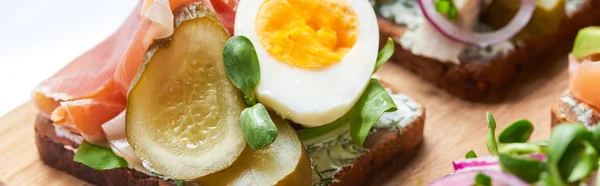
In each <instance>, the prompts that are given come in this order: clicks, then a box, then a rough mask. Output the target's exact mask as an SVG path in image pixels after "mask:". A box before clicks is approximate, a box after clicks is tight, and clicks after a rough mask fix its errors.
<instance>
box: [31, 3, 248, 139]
mask: <svg viewBox="0 0 600 186" xmlns="http://www.w3.org/2000/svg"><path fill="white" fill-rule="evenodd" d="M195 1H198V0H170V1H166V0H159V1H157V2H154V1H152V0H147V1H146V2H145V3H142V2H140V4H139V5H138V6H137V7H136V8H135V9H134V10H133V11H132V13H131V14H130V15H129V17H128V18H127V19H126V20H125V22H124V23H123V24H122V25H121V26H120V27H119V28H118V30H117V31H116V32H115V33H113V34H112V35H111V36H110V37H108V38H107V39H106V40H104V41H103V42H102V43H100V44H99V45H98V46H96V47H94V48H92V49H91V50H89V51H88V52H86V53H84V54H83V55H81V56H80V57H78V58H76V59H75V60H74V61H72V62H71V63H69V64H68V65H67V66H66V67H64V68H63V69H62V70H60V71H59V72H57V73H56V74H54V75H53V76H52V77H50V78H48V79H47V80H45V81H43V82H42V83H41V84H40V85H38V87H36V88H35V90H34V92H33V101H34V103H35V105H36V107H37V108H38V110H39V111H40V114H42V115H44V116H46V117H50V118H51V119H52V120H53V121H54V122H55V125H59V126H63V127H65V128H67V129H70V130H71V131H72V132H75V133H79V134H82V136H84V138H86V140H88V141H90V142H92V143H95V142H98V143H101V142H102V141H104V140H105V138H106V135H105V133H104V131H103V130H102V127H101V125H102V124H103V123H106V122H107V121H109V120H110V119H112V118H114V117H115V116H117V115H118V114H119V113H121V112H122V111H123V110H124V109H125V106H126V104H127V101H126V96H127V91H128V89H129V87H130V86H131V82H132V80H133V77H134V76H135V74H136V73H137V70H138V69H139V67H140V65H141V64H142V61H143V60H144V55H145V53H146V51H147V50H148V48H149V45H150V44H151V41H153V40H154V39H158V38H162V37H167V36H169V35H171V34H172V30H171V31H169V28H168V27H167V26H166V25H169V24H171V25H172V16H173V15H172V13H171V12H169V11H164V10H163V9H164V7H165V4H167V5H168V7H169V8H170V9H173V8H175V7H179V6H181V5H184V4H188V3H191V2H195ZM211 2H214V3H215V6H212V5H211ZM231 2H237V1H227V2H225V1H223V0H210V1H209V0H205V3H206V4H207V6H209V7H211V8H213V9H215V10H217V14H218V15H219V18H220V19H221V22H223V23H226V25H230V27H228V29H229V30H231V29H232V28H231V27H232V26H233V18H234V17H235V11H234V7H235V6H234V5H233V6H232V3H231ZM143 5H146V6H145V10H149V11H148V12H142V15H144V17H142V16H140V12H141V10H142V7H143ZM153 6H154V7H153ZM161 8H163V9H161ZM165 12H167V13H166V14H165ZM220 12H222V15H221V13H220ZM145 13H149V14H150V15H146V14H145ZM169 15H170V16H171V17H169V18H170V19H171V20H169V19H165V18H163V17H161V16H167V17H168V16H169ZM146 17H149V18H150V19H148V18H146ZM165 33H167V34H168V35H167V34H165Z"/></svg>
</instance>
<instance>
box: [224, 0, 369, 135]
mask: <svg viewBox="0 0 600 186" xmlns="http://www.w3.org/2000/svg"><path fill="white" fill-rule="evenodd" d="M347 1H348V3H349V4H350V6H351V7H352V8H353V9H354V12H355V13H356V17H357V19H358V20H357V21H358V26H357V33H358V34H357V40H356V42H355V44H354V46H353V47H352V49H350V50H349V51H348V53H347V54H346V55H345V56H344V57H343V58H342V60H341V61H340V62H339V63H337V64H334V65H331V66H328V67H325V68H323V69H317V70H315V69H303V68H299V67H295V66H291V65H288V64H287V63H284V62H280V61H278V60H277V59H275V58H274V57H273V56H272V55H271V54H269V53H268V52H267V51H266V50H265V48H264V47H263V45H262V44H261V43H260V40H259V37H258V35H257V33H256V24H255V20H256V17H257V14H258V11H259V9H260V6H261V5H262V3H263V2H264V0H242V1H240V3H239V5H238V9H237V15H236V19H235V26H234V33H235V35H243V36H246V37H248V39H250V41H251V42H252V43H253V45H254V47H255V49H256V53H257V55H258V59H259V61H260V73H261V78H260V83H259V85H258V87H257V89H256V96H257V99H258V101H259V102H260V103H262V104H264V105H265V106H267V107H268V108H270V109H272V110H274V111H275V112H277V114H279V115H281V116H282V117H284V118H286V119H289V120H291V121H293V122H295V123H298V124H302V125H304V126H308V127H314V126H320V125H324V124H328V123H331V122H333V121H335V120H337V119H338V118H340V117H342V116H343V115H345V114H346V113H347V112H348V111H349V110H350V109H351V108H352V107H353V106H354V104H355V103H356V101H357V100H358V98H359V97H360V96H361V95H362V93H363V91H364V89H365V87H366V86H367V84H368V82H369V79H370V78H371V75H372V72H373V70H374V66H375V62H376V59H377V50H378V47H379V29H378V25H377V17H376V16H375V12H374V11H373V8H371V4H370V3H369V1H366V0H347Z"/></svg>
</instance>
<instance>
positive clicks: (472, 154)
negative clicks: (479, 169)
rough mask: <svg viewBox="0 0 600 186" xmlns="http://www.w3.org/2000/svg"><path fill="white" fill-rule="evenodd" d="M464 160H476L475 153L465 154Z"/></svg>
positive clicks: (471, 151)
mask: <svg viewBox="0 0 600 186" xmlns="http://www.w3.org/2000/svg"><path fill="white" fill-rule="evenodd" d="M465 158H467V159H470V158H477V154H475V151H473V150H470V151H469V152H467V154H465Z"/></svg>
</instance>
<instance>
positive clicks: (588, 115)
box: [560, 92, 596, 130]
mask: <svg viewBox="0 0 600 186" xmlns="http://www.w3.org/2000/svg"><path fill="white" fill-rule="evenodd" d="M560 101H561V102H563V103H565V104H567V105H569V110H570V111H571V112H574V113H576V114H577V121H579V122H581V123H583V125H584V126H585V127H586V128H588V129H590V130H594V129H595V128H596V127H595V123H592V122H593V121H592V116H593V114H594V109H593V108H592V107H590V106H588V105H587V104H585V103H582V102H579V101H577V100H576V99H575V98H574V97H573V95H571V93H570V92H567V93H565V94H564V95H563V96H562V97H561V98H560ZM560 114H561V116H560V117H563V118H564V117H566V116H565V113H560Z"/></svg>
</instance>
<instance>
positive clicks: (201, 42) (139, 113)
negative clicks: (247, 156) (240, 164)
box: [126, 3, 246, 180]
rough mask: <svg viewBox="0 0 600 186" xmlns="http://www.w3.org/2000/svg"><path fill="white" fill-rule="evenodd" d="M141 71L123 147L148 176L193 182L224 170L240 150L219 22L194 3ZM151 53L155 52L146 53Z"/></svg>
mask: <svg viewBox="0 0 600 186" xmlns="http://www.w3.org/2000/svg"><path fill="white" fill-rule="evenodd" d="M175 15H176V16H175V17H176V24H177V25H178V27H177V28H176V30H175V33H174V34H173V36H171V38H170V43H168V45H160V46H158V49H156V50H155V52H154V53H153V54H152V55H151V56H150V59H149V60H148V61H147V64H145V65H144V67H143V68H144V69H142V70H140V73H141V74H140V75H139V77H138V78H137V80H136V81H137V83H136V84H135V85H134V87H132V89H131V90H130V92H129V96H128V104H127V115H126V118H127V119H126V134H127V140H128V141H129V143H130V144H131V146H132V148H133V149H134V151H135V153H136V154H137V155H138V156H139V158H140V159H141V160H142V161H143V163H144V164H145V165H146V166H147V167H149V168H150V169H151V170H152V171H154V172H157V173H159V174H162V175H164V176H166V177H169V178H172V179H177V180H193V179H196V178H198V177H201V176H204V175H207V174H211V173H214V172H217V171H220V170H223V169H225V168H227V167H229V166H230V165H231V164H233V162H234V161H235V160H236V159H237V158H238V157H239V155H240V154H241V153H242V151H243V150H244V147H245V146H246V142H245V139H244V134H243V132H242V129H241V126H240V118H239V116H240V114H241V112H242V110H243V109H244V107H245V103H244V100H243V97H242V95H241V93H240V92H239V90H237V89H236V88H235V87H234V86H233V85H232V84H231V82H230V81H229V79H228V78H227V74H226V73H225V67H224V64H223V57H222V56H223V54H222V52H223V47H224V45H225V42H226V41H227V39H228V38H229V35H228V33H227V31H226V30H225V28H224V27H223V26H222V25H221V24H220V23H219V21H218V19H216V18H215V17H214V15H212V13H211V12H210V10H208V9H207V8H206V7H204V6H203V5H201V4H199V3H196V4H192V5H188V6H185V7H183V8H180V9H179V10H178V11H176V14H175ZM149 51H154V50H149Z"/></svg>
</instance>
